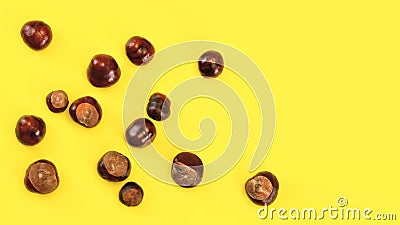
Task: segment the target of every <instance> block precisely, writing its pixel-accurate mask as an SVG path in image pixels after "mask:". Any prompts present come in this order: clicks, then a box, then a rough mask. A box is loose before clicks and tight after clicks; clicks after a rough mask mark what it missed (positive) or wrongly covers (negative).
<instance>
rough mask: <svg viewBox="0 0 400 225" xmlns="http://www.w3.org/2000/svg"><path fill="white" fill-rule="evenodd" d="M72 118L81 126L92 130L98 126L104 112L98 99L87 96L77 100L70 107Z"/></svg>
mask: <svg viewBox="0 0 400 225" xmlns="http://www.w3.org/2000/svg"><path fill="white" fill-rule="evenodd" d="M69 114H70V116H71V118H72V119H73V120H74V121H75V122H77V123H79V124H80V125H82V126H84V127H87V128H91V127H94V126H96V125H97V124H98V123H99V122H100V120H101V116H102V110H101V107H100V105H99V103H98V102H97V100H96V99H94V98H93V97H90V96H85V97H82V98H79V99H77V100H75V101H74V102H73V103H72V104H71V106H70V107H69Z"/></svg>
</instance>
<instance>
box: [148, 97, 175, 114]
mask: <svg viewBox="0 0 400 225" xmlns="http://www.w3.org/2000/svg"><path fill="white" fill-rule="evenodd" d="M170 107H171V101H170V100H169V99H168V98H167V96H165V95H164V94H161V93H154V94H152V95H151V96H150V99H149V103H148V104H147V115H149V117H150V118H152V119H153V120H157V121H161V120H165V119H167V118H168V117H169V115H170V113H171V108H170Z"/></svg>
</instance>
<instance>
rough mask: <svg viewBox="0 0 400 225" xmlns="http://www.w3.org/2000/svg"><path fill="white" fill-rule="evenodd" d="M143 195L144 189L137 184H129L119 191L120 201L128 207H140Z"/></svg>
mask: <svg viewBox="0 0 400 225" xmlns="http://www.w3.org/2000/svg"><path fill="white" fill-rule="evenodd" d="M143 195H144V193H143V189H142V188H141V187H140V186H139V185H138V184H137V183H135V182H128V183H126V184H125V185H124V186H123V187H122V188H121V190H120V191H119V201H120V202H121V203H122V204H124V205H126V206H138V205H139V204H140V203H141V202H142V200H143Z"/></svg>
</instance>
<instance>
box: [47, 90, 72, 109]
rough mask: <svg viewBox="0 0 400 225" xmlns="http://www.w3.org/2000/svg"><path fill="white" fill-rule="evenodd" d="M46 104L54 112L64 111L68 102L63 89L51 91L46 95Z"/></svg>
mask: <svg viewBox="0 0 400 225" xmlns="http://www.w3.org/2000/svg"><path fill="white" fill-rule="evenodd" d="M46 104H47V107H48V108H49V109H50V111H52V112H54V113H60V112H64V111H65V109H67V107H68V104H69V101H68V95H67V93H65V91H63V90H56V91H52V92H50V93H49V94H48V95H47V96H46Z"/></svg>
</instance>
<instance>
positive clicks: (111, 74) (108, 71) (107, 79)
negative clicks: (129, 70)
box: [86, 54, 121, 87]
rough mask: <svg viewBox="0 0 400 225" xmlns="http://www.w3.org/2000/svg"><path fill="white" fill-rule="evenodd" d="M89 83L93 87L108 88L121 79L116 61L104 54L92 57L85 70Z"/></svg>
mask: <svg viewBox="0 0 400 225" xmlns="http://www.w3.org/2000/svg"><path fill="white" fill-rule="evenodd" d="M86 74H87V78H88V80H89V82H90V83H91V84H92V85H93V86H95V87H110V86H111V85H113V84H115V83H117V81H118V80H119V78H120V77H121V69H120V68H119V66H118V64H117V61H115V59H114V58H113V57H112V56H110V55H106V54H98V55H95V56H93V58H92V60H91V61H90V63H89V66H88V68H87V70H86Z"/></svg>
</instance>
